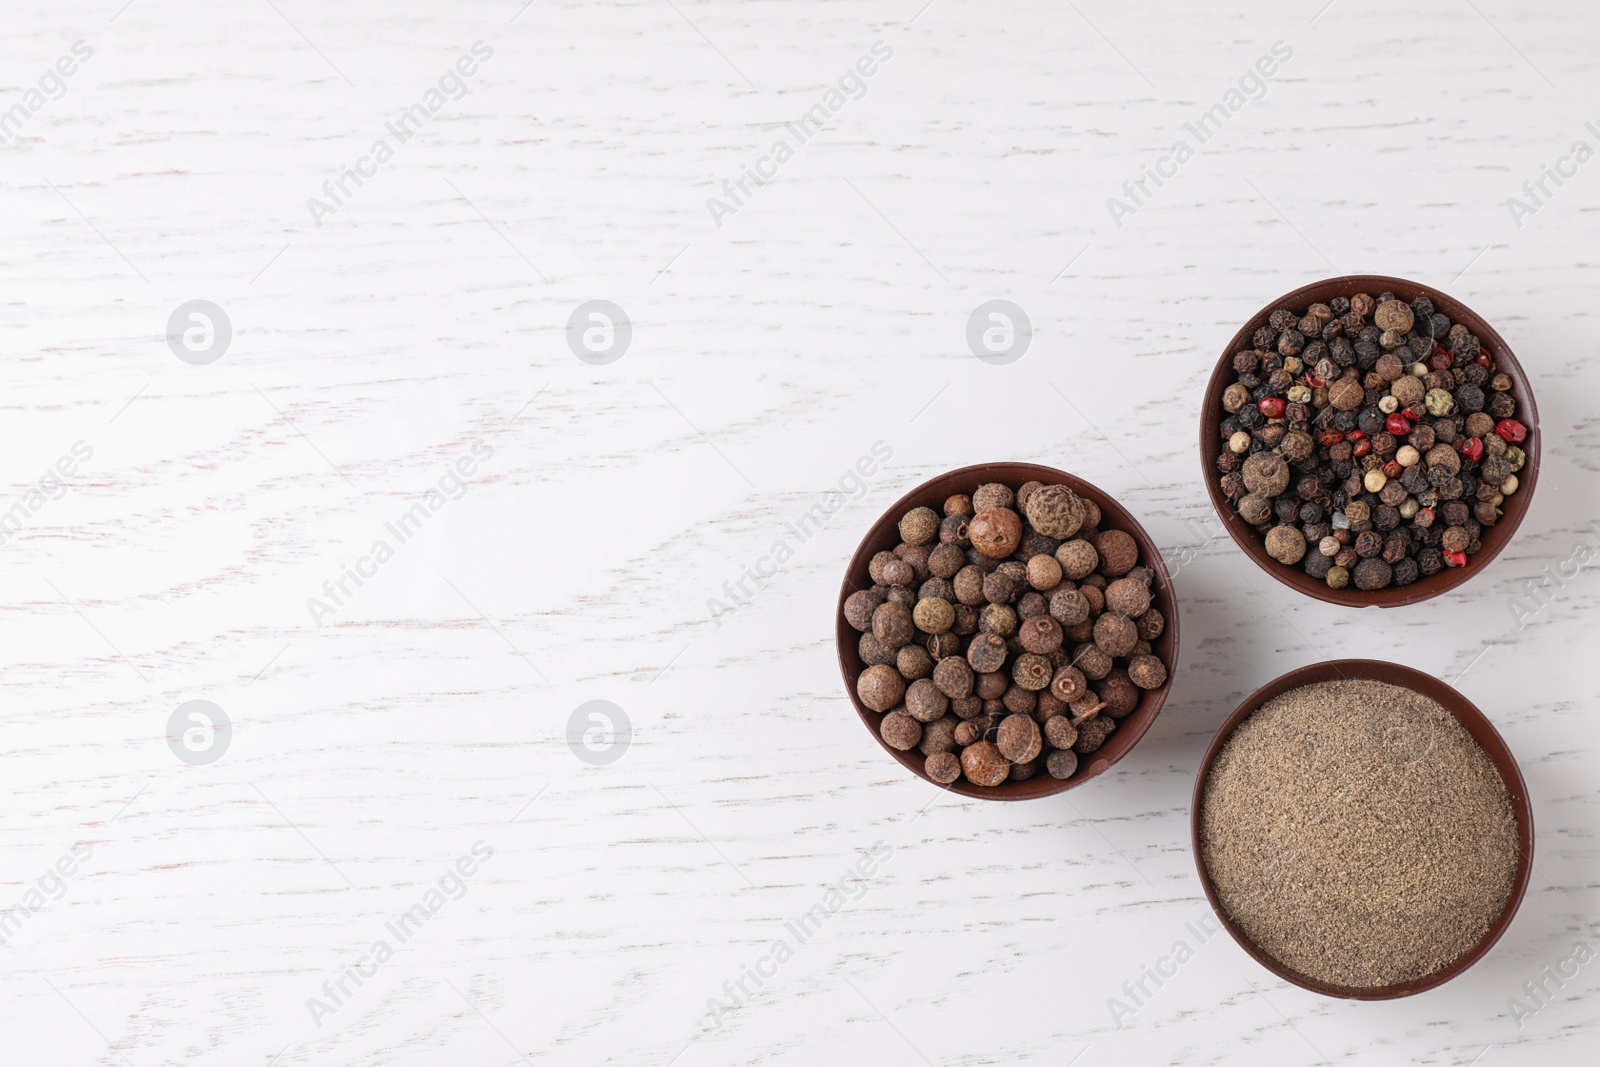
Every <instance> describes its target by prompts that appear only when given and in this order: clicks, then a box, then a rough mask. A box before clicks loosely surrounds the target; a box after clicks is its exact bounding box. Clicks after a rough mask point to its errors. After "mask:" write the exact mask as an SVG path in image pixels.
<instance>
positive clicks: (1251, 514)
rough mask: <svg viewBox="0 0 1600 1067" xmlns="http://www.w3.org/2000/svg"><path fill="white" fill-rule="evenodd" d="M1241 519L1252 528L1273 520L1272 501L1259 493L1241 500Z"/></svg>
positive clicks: (1239, 505)
mask: <svg viewBox="0 0 1600 1067" xmlns="http://www.w3.org/2000/svg"><path fill="white" fill-rule="evenodd" d="M1238 507H1239V517H1240V518H1242V519H1244V521H1245V522H1248V523H1249V524H1250V525H1252V526H1259V525H1261V524H1262V523H1264V522H1266V521H1267V520H1268V519H1270V518H1272V501H1270V500H1268V499H1267V498H1266V497H1264V496H1261V495H1260V494H1258V493H1250V494H1248V495H1246V496H1242V497H1240V498H1239V504H1238Z"/></svg>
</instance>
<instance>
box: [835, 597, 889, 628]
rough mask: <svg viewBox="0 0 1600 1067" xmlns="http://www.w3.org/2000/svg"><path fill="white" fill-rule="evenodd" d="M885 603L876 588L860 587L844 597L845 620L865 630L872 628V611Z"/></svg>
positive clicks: (852, 625) (854, 626)
mask: <svg viewBox="0 0 1600 1067" xmlns="http://www.w3.org/2000/svg"><path fill="white" fill-rule="evenodd" d="M882 603H883V594H882V593H880V592H878V591H877V590H876V589H858V590H856V591H855V592H854V593H851V594H850V595H849V596H847V597H845V598H844V621H845V622H847V623H849V624H850V625H851V627H853V628H854V629H857V630H861V631H863V632H865V631H867V630H870V629H872V613H873V612H874V611H877V610H878V605H880V604H882Z"/></svg>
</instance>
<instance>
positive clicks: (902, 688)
mask: <svg viewBox="0 0 1600 1067" xmlns="http://www.w3.org/2000/svg"><path fill="white" fill-rule="evenodd" d="M905 695H906V680H905V679H904V678H902V677H900V672H899V671H897V670H895V669H894V668H893V667H891V666H889V665H888V664H876V665H874V666H871V667H868V668H867V669H866V670H864V671H862V672H861V675H860V677H858V678H857V679H856V696H858V697H860V698H861V703H863V704H865V705H866V706H867V707H869V708H871V709H872V710H873V711H888V710H889V709H890V708H892V707H894V706H895V705H896V704H898V703H900V698H901V697H903V696H905Z"/></svg>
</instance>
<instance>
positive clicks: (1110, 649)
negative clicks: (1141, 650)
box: [1094, 611, 1139, 656]
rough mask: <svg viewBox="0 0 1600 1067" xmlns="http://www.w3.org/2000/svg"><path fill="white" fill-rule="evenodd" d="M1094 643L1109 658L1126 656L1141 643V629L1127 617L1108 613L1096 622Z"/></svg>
mask: <svg viewBox="0 0 1600 1067" xmlns="http://www.w3.org/2000/svg"><path fill="white" fill-rule="evenodd" d="M1094 643H1095V645H1096V646H1097V647H1098V648H1099V649H1100V650H1101V651H1102V652H1104V653H1105V654H1106V655H1107V656H1126V655H1127V654H1128V653H1130V652H1132V651H1133V646H1134V645H1136V644H1138V643H1139V628H1138V627H1137V626H1135V625H1134V623H1133V620H1132V619H1130V618H1128V617H1127V616H1126V615H1118V614H1116V613H1115V612H1110V611H1108V612H1106V613H1105V614H1104V615H1101V616H1100V617H1099V618H1098V619H1096V620H1095V621H1094Z"/></svg>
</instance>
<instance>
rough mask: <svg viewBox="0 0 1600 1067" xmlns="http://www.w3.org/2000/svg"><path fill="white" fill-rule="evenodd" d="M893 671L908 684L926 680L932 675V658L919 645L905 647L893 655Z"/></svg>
mask: <svg viewBox="0 0 1600 1067" xmlns="http://www.w3.org/2000/svg"><path fill="white" fill-rule="evenodd" d="M894 669H895V670H897V671H899V672H900V677H902V678H904V679H905V680H906V681H908V682H909V681H914V680H915V679H917V678H926V677H927V676H928V675H930V674H932V673H933V657H932V656H930V655H929V654H928V650H927V649H925V648H923V647H922V646H921V645H907V646H905V647H904V648H902V649H901V650H900V651H899V652H896V653H895V656H894Z"/></svg>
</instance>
